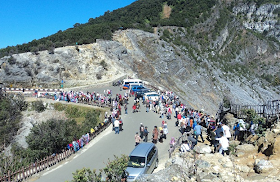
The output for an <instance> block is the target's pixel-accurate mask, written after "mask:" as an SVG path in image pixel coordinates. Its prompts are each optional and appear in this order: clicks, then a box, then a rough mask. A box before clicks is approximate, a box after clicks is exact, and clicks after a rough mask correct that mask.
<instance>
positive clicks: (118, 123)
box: [114, 119, 120, 127]
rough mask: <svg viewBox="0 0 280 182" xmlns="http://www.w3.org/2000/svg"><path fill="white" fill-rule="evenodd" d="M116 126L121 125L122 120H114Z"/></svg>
mask: <svg viewBox="0 0 280 182" xmlns="http://www.w3.org/2000/svg"><path fill="white" fill-rule="evenodd" d="M114 126H115V127H119V126H120V121H119V120H117V119H116V120H115V121H114Z"/></svg>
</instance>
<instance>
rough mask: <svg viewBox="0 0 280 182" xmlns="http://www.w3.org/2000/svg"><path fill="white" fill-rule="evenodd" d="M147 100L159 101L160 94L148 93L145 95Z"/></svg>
mask: <svg viewBox="0 0 280 182" xmlns="http://www.w3.org/2000/svg"><path fill="white" fill-rule="evenodd" d="M144 97H145V100H152V101H153V100H158V98H159V94H158V93H156V92H147V93H144Z"/></svg>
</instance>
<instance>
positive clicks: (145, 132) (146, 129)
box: [144, 126, 149, 142]
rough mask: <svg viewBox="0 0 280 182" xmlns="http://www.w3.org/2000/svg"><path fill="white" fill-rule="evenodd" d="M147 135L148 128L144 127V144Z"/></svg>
mask: <svg viewBox="0 0 280 182" xmlns="http://www.w3.org/2000/svg"><path fill="white" fill-rule="evenodd" d="M148 134H149V132H148V127H147V126H145V129H144V136H145V138H144V142H147V141H148Z"/></svg>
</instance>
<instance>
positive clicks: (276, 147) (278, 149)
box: [273, 136, 280, 156]
mask: <svg viewBox="0 0 280 182" xmlns="http://www.w3.org/2000/svg"><path fill="white" fill-rule="evenodd" d="M273 155H279V156H280V136H277V137H276V138H275V142H274V144H273Z"/></svg>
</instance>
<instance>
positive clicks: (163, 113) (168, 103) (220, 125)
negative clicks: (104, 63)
mask: <svg viewBox="0 0 280 182" xmlns="http://www.w3.org/2000/svg"><path fill="white" fill-rule="evenodd" d="M157 93H158V95H159V97H158V98H153V99H151V98H145V97H144V96H143V97H142V98H141V97H140V98H139V96H137V95H136V93H134V92H133V91H131V90H127V91H126V92H124V94H123V95H121V94H116V95H115V96H113V94H112V91H111V90H109V89H107V90H104V93H103V94H101V93H98V92H92V93H90V92H85V93H84V92H82V91H80V92H77V91H69V92H66V91H61V92H60V93H56V94H55V96H54V99H55V100H58V101H59V100H64V101H67V102H75V103H80V102H82V103H89V102H99V103H105V104H108V105H109V106H110V107H111V108H110V111H111V114H108V113H106V114H105V121H104V122H109V123H112V130H113V131H114V132H115V134H119V133H120V131H122V130H123V121H122V119H121V117H120V116H121V114H122V107H123V109H124V114H128V100H129V97H133V98H134V102H133V104H132V113H135V112H140V110H141V109H140V108H141V102H140V101H141V100H142V105H143V106H142V107H144V108H145V110H146V112H147V113H148V112H154V113H156V114H158V116H159V118H161V119H162V123H161V125H160V126H154V128H153V129H152V130H151V131H149V130H148V127H147V126H144V125H143V124H142V123H141V124H140V128H139V131H137V132H136V134H135V146H137V145H138V144H139V143H140V142H147V141H148V140H149V137H148V136H149V134H150V133H151V135H152V139H151V141H152V142H153V143H155V144H156V143H157V142H160V143H162V142H163V141H164V139H165V140H166V139H167V134H168V127H167V121H169V120H171V118H172V116H174V117H175V118H176V119H175V120H176V122H175V123H174V124H175V126H177V127H178V129H179V131H180V132H181V134H182V135H184V134H185V135H186V140H185V141H183V143H182V147H181V150H182V151H184V152H185V151H190V150H192V149H193V148H194V146H195V145H197V142H202V143H204V142H205V139H204V137H203V132H206V133H205V134H207V138H206V139H207V140H208V141H209V142H210V144H211V146H213V147H214V150H213V152H220V153H222V154H224V153H226V152H227V151H228V147H229V139H230V138H231V132H230V129H229V127H228V126H227V123H226V121H223V122H217V121H216V120H215V118H214V116H211V117H210V115H208V114H205V113H203V112H202V111H198V110H194V109H190V108H187V107H186V106H185V105H184V104H183V102H182V101H181V100H180V99H179V97H178V96H177V95H175V93H174V92H171V91H165V92H162V91H160V90H158V91H157ZM235 128H238V129H235ZM235 128H234V134H235V138H234V139H239V138H240V133H241V132H242V127H240V125H239V123H237V124H236V126H235ZM86 136H87V135H86ZM84 138H86V137H84V136H83V137H82V138H81V139H79V140H78V141H74V142H73V143H72V146H70V147H73V148H74V150H75V151H76V150H78V146H79V148H81V147H82V146H83V145H84V144H86V143H87V140H85V139H84ZM199 138H200V139H201V141H200V140H199ZM225 139H226V140H225ZM175 144H176V142H175V139H174V137H172V138H171V141H170V147H171V148H172V147H174V145H175ZM75 146H77V147H75ZM187 146H188V147H187Z"/></svg>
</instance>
